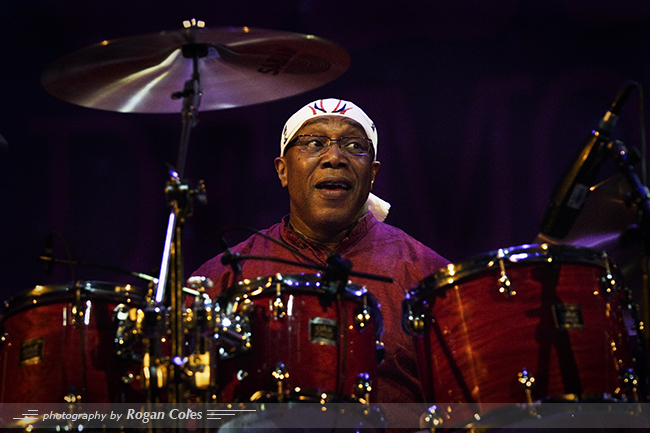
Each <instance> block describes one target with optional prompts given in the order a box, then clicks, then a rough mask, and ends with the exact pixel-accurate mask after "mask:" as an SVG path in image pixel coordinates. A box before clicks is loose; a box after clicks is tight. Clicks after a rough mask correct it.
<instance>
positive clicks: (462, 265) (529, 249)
mask: <svg viewBox="0 0 650 433" xmlns="http://www.w3.org/2000/svg"><path fill="white" fill-rule="evenodd" d="M519 255H522V257H518V256H519ZM523 255H525V257H523ZM500 257H503V259H504V263H505V266H506V269H507V268H509V267H510V268H511V267H513V266H518V265H523V264H526V263H552V262H559V263H566V264H583V265H589V266H596V267H600V268H603V269H609V270H611V271H612V272H614V270H615V265H614V264H613V263H612V262H611V261H610V260H609V258H608V257H607V255H606V253H605V252H604V251H598V250H594V249H591V248H587V247H581V246H575V245H556V244H547V243H543V244H522V245H516V246H512V247H507V248H500V249H497V250H492V251H489V252H487V253H482V254H479V255H476V256H474V257H472V258H470V259H468V260H465V261H463V262H459V263H457V264H449V265H448V266H447V267H446V268H442V269H440V270H438V271H437V272H435V273H433V274H431V275H429V276H428V277H426V278H425V279H424V280H422V281H421V282H420V283H419V284H418V285H417V286H415V287H413V288H412V289H411V290H410V291H409V292H408V294H407V298H413V297H418V296H419V295H420V293H421V292H424V291H429V290H439V289H442V288H444V287H447V286H452V285H454V284H458V283H459V282H462V281H464V280H466V279H468V278H471V277H472V276H474V275H476V274H478V273H479V272H481V271H487V270H491V269H497V270H498V269H499V263H498V259H499V258H500Z"/></svg>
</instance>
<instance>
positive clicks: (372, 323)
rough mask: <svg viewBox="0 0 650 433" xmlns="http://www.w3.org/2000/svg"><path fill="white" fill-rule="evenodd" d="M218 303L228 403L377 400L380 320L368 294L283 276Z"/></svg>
mask: <svg viewBox="0 0 650 433" xmlns="http://www.w3.org/2000/svg"><path fill="white" fill-rule="evenodd" d="M216 302H217V303H218V306H217V308H216V309H218V310H220V311H221V314H220V316H219V317H221V319H219V320H220V324H219V328H220V332H219V333H218V335H219V339H220V340H221V343H219V345H220V348H219V350H220V354H219V365H218V371H219V381H220V400H221V401H222V402H245V401H258V402H262V401H271V402H272V401H315V402H319V401H327V402H356V401H361V402H366V401H369V399H370V398H371V396H374V393H375V391H374V390H375V389H376V380H377V365H378V362H379V361H378V358H379V357H380V356H381V355H383V353H382V352H381V351H382V348H383V346H382V345H381V342H380V337H381V331H382V317H381V314H380V312H379V306H378V303H377V301H376V298H375V297H374V296H373V295H372V294H371V293H369V292H368V291H367V290H366V289H365V288H363V287H359V286H356V285H353V284H348V285H347V286H345V287H344V288H343V290H342V291H339V290H338V287H337V285H336V284H329V283H326V282H324V281H323V278H322V277H321V275H319V274H315V275H305V274H302V275H280V274H278V275H275V276H271V277H261V278H257V279H255V280H245V281H243V282H240V283H239V284H237V285H235V286H233V287H231V288H229V289H228V290H226V291H225V292H223V293H222V294H221V296H220V297H219V298H218V299H217V301H216ZM226 339H230V343H228V344H226V343H225V342H224V340H226Z"/></svg>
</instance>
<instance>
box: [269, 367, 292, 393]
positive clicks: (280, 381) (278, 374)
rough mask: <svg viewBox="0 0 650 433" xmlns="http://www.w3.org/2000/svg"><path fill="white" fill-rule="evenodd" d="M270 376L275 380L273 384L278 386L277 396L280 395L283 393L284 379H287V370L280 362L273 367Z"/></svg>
mask: <svg viewBox="0 0 650 433" xmlns="http://www.w3.org/2000/svg"><path fill="white" fill-rule="evenodd" d="M271 376H273V378H274V379H275V383H276V385H277V386H278V394H279V395H282V393H283V392H284V391H283V387H284V386H283V385H284V379H286V378H287V377H289V372H288V371H287V368H286V367H285V365H284V364H283V363H281V362H279V363H278V365H276V366H275V369H274V370H273V371H272V372H271Z"/></svg>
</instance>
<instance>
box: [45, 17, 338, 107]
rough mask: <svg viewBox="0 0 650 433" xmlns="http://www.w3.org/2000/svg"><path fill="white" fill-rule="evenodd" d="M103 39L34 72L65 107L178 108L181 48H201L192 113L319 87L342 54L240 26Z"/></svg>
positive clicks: (185, 75)
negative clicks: (197, 92) (197, 100)
mask: <svg viewBox="0 0 650 433" xmlns="http://www.w3.org/2000/svg"><path fill="white" fill-rule="evenodd" d="M192 30H196V32H195V40H194V41H192V38H191V36H190V31H189V29H183V30H178V31H169V32H160V33H151V34H145V35H140V36H135V37H129V38H121V39H115V40H109V41H103V42H100V43H97V44H94V45H91V46H89V47H86V48H82V49H80V50H78V51H75V52H72V53H70V54H68V55H65V56H63V57H61V58H59V59H57V60H55V61H54V62H53V63H52V64H50V65H49V66H48V67H47V68H46V69H45V71H44V72H43V75H42V77H41V83H42V85H43V87H44V88H45V89H46V90H47V91H48V92H49V93H50V94H52V95H53V96H55V97H57V98H60V99H62V100H64V101H67V102H71V103H73V104H77V105H81V106H84V107H89V108H97V109H102V110H109V111H118V112H123V113H173V112H178V113H180V112H181V109H182V100H179V99H172V98H171V95H172V93H175V92H179V91H182V90H183V88H184V84H185V82H186V81H187V80H189V79H190V78H191V77H192V72H193V60H192V59H191V58H186V57H184V56H183V52H182V50H183V46H186V45H187V44H190V43H191V42H195V43H197V44H205V45H206V46H207V55H206V56H205V57H201V58H199V61H198V72H199V75H200V77H201V88H202V97H201V103H200V107H199V108H200V110H202V111H203V110H219V109H226V108H232V107H239V106H245V105H251V104H257V103H261V102H266V101H272V100H275V99H280V98H284V97H288V96H292V95H296V94H299V93H302V92H306V91H308V90H311V89H314V88H316V87H319V86H321V85H323V84H326V83H328V82H330V81H332V80H334V79H335V78H337V77H339V76H340V75H342V74H343V73H344V72H345V71H346V70H347V69H348V67H349V65H350V56H349V55H348V54H347V52H346V51H345V50H343V49H342V48H341V47H339V46H338V45H336V44H335V43H333V42H330V41H328V40H325V39H322V38H319V37H317V36H312V35H303V34H297V33H290V32H282V31H274V30H262V29H255V28H248V27H228V28H215V29H209V28H193V29H192Z"/></svg>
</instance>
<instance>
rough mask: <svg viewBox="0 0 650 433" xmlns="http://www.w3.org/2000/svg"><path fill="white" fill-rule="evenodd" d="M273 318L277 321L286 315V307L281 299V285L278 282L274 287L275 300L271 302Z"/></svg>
mask: <svg viewBox="0 0 650 433" xmlns="http://www.w3.org/2000/svg"><path fill="white" fill-rule="evenodd" d="M272 306H273V317H274V318H275V319H276V320H278V319H282V318H283V317H284V316H285V315H286V314H287V307H286V305H284V299H282V283H281V282H280V281H278V282H277V283H276V286H275V300H274V301H273V304H272Z"/></svg>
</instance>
